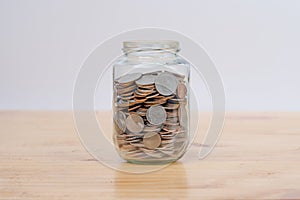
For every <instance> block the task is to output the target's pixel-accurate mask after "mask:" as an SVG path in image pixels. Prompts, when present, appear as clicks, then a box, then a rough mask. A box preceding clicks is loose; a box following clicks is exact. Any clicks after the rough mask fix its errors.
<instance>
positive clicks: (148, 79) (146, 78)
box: [135, 74, 156, 86]
mask: <svg viewBox="0 0 300 200" xmlns="http://www.w3.org/2000/svg"><path fill="white" fill-rule="evenodd" d="M155 79H156V76H155V75H152V74H149V75H143V76H142V77H141V78H140V79H139V80H137V81H135V83H136V84H137V85H141V86H144V85H151V84H154V81H155Z"/></svg>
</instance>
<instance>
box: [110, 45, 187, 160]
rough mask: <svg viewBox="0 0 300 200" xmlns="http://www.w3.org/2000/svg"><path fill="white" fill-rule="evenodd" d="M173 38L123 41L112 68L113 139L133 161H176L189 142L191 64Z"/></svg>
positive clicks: (119, 149) (127, 158)
mask: <svg viewBox="0 0 300 200" xmlns="http://www.w3.org/2000/svg"><path fill="white" fill-rule="evenodd" d="M179 50H180V49H179V43H178V42H177V41H126V42H124V43H123V52H124V55H123V56H122V57H121V58H119V59H118V60H117V61H116V62H115V63H114V67H113V80H114V83H113V88H114V96H113V112H114V115H113V117H114V129H113V130H114V132H113V141H114V144H115V147H116V149H117V151H118V153H119V155H120V156H121V157H122V158H123V159H125V160H127V161H128V162H132V163H140V164H147V163H148V164H160V163H162V164H163V163H169V162H174V161H176V160H178V159H179V158H180V157H182V156H183V154H184V153H185V151H186V147H187V145H188V142H189V113H190V112H189V77H190V65H189V63H188V62H187V61H186V60H184V59H183V58H181V57H179V56H178V55H177V52H178V51H179Z"/></svg>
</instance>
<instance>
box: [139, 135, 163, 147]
mask: <svg viewBox="0 0 300 200" xmlns="http://www.w3.org/2000/svg"><path fill="white" fill-rule="evenodd" d="M160 143H161V138H160V135H159V134H158V133H156V132H149V133H146V134H145V135H144V138H143V144H144V146H145V147H146V148H148V149H155V148H157V147H159V145H160Z"/></svg>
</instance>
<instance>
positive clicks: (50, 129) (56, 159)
mask: <svg viewBox="0 0 300 200" xmlns="http://www.w3.org/2000/svg"><path fill="white" fill-rule="evenodd" d="M102 114H103V115H104V116H106V115H107V113H102ZM106 117H109V116H108V115H107V116H106ZM205 120H207V119H206V118H205V119H204V121H205ZM0 128H1V129H0V131H1V132H0V199H52V200H53V199H72V200H75V199H85V200H87V199H154V198H155V199H204V198H217V199H220V198H226V199H228V198H238V199H241V198H242V199H245V198H247V199H258V198H264V199H300V113H229V114H227V115H226V122H225V127H224V130H223V133H222V136H221V138H220V141H219V143H218V145H217V147H216V148H215V149H214V151H213V152H212V154H210V156H209V157H207V158H206V159H204V160H199V159H197V156H196V155H197V152H198V149H199V146H200V144H201V141H198V139H196V140H195V141H194V142H193V144H192V145H191V149H190V151H189V152H188V153H187V154H186V156H184V158H183V159H181V160H180V161H179V162H176V163H174V164H172V165H170V166H169V167H167V168H164V169H163V170H160V171H157V172H154V173H147V174H138V175H137V174H129V173H124V172H118V171H115V170H112V169H110V168H107V167H105V166H103V165H102V164H100V163H99V162H97V161H96V160H95V159H93V157H92V156H91V155H89V153H87V152H86V151H85V149H84V148H83V146H82V145H81V143H80V141H79V139H78V136H77V134H76V130H75V125H74V121H73V118H72V113H71V112H29V111H27V112H25V111H23V112H19V111H2V112H0ZM193 152H196V153H193ZM120 165H122V167H125V168H126V167H127V166H128V165H131V164H128V163H120Z"/></svg>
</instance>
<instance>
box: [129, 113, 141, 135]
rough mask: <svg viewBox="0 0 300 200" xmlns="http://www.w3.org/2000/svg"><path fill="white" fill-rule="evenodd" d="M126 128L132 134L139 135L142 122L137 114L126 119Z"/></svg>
mask: <svg viewBox="0 0 300 200" xmlns="http://www.w3.org/2000/svg"><path fill="white" fill-rule="evenodd" d="M126 127H127V129H128V130H129V131H130V132H132V133H140V132H141V131H142V130H143V129H144V120H143V118H142V117H141V116H139V115H138V114H130V115H129V116H128V117H127V119H126Z"/></svg>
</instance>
